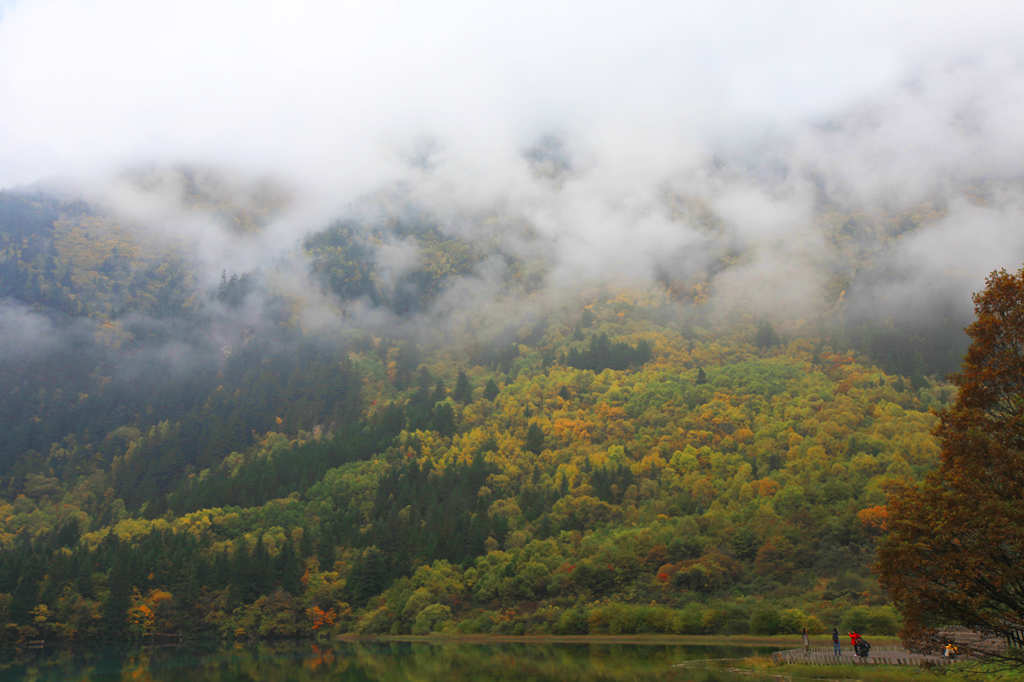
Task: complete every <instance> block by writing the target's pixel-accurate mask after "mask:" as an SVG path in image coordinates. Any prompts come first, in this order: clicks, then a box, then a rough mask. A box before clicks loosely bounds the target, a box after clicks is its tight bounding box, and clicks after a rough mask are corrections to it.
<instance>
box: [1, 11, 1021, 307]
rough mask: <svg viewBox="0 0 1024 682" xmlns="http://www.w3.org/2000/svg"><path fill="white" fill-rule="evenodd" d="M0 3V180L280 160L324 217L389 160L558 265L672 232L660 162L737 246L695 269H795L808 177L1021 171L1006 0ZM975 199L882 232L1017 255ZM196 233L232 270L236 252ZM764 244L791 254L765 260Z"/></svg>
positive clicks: (969, 277)
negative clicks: (975, 237)
mask: <svg viewBox="0 0 1024 682" xmlns="http://www.w3.org/2000/svg"><path fill="white" fill-rule="evenodd" d="M0 8H2V14H0V187H11V186H18V185H24V184H26V183H31V182H34V181H36V180H39V179H46V178H54V177H57V178H62V179H65V180H71V181H75V182H79V183H93V185H96V184H100V185H102V184H103V183H104V182H105V181H106V179H107V178H109V177H111V176H113V175H115V174H116V173H117V172H118V171H120V170H122V169H124V168H125V167H131V166H135V165H139V164H156V165H161V164H172V163H190V164H209V165H213V166H218V167H223V168H227V169H231V170H232V171H236V172H240V173H244V174H248V175H249V176H252V177H256V176H260V175H272V176H274V177H276V178H279V179H280V180H282V181H283V182H286V183H288V184H289V185H290V186H291V187H292V188H293V189H294V190H295V192H296V193H297V196H300V197H302V198H303V199H304V200H305V201H307V202H308V203H309V205H310V206H318V207H320V208H318V209H316V210H312V209H311V211H312V213H311V214H312V215H317V216H318V217H323V216H326V215H327V214H329V213H330V212H331V211H333V210H335V209H336V208H337V207H339V206H344V205H346V203H347V202H350V201H352V200H353V199H355V198H358V197H360V196H363V195H365V194H366V193H367V192H370V191H373V190H375V189H377V188H379V187H381V186H389V185H394V184H395V183H399V182H402V183H405V185H406V186H409V187H411V188H412V190H411V191H412V193H413V194H414V195H415V196H416V198H417V200H419V201H421V202H423V203H424V204H425V205H428V206H431V207H432V208H435V209H436V210H438V211H441V212H442V213H443V211H444V210H446V209H447V210H451V211H453V212H454V211H461V210H465V211H479V210H487V208H488V207H492V206H494V205H498V204H500V205H503V206H506V207H507V206H512V207H515V208H514V211H515V212H517V213H518V214H521V216H522V217H524V218H525V219H527V220H528V221H530V222H531V223H532V224H533V225H535V226H536V228H537V229H538V230H539V231H540V233H541V234H545V235H546V236H549V237H551V238H552V239H553V240H554V241H556V242H557V243H560V244H563V245H566V244H571V245H572V246H571V248H570V247H567V246H565V247H563V248H562V251H561V252H560V253H559V256H560V259H559V262H560V263H562V264H564V266H565V271H564V273H563V277H565V278H571V277H575V276H577V275H579V274H580V273H585V272H586V271H587V269H588V268H591V269H593V270H594V271H596V272H607V270H608V269H609V268H613V269H614V268H620V269H622V270H623V271H640V270H643V271H650V270H651V268H650V267H648V266H650V265H652V264H654V263H656V262H657V260H658V255H659V254H665V253H676V252H679V251H680V250H685V249H687V248H688V247H690V246H692V244H693V243H694V240H695V238H696V237H695V234H696V233H695V232H694V231H693V230H689V229H686V228H685V226H684V227H680V226H679V225H677V224H675V223H674V222H673V221H675V220H677V219H676V218H673V217H672V216H670V215H668V214H667V211H666V209H665V208H664V206H663V205H662V204H663V197H664V192H665V189H666V187H667V188H669V189H670V190H671V191H673V192H677V193H679V194H681V195H686V196H696V197H699V198H700V199H701V200H702V201H704V202H705V203H706V204H708V205H709V206H710V207H711V208H712V209H713V210H714V211H715V212H716V213H717V214H718V215H719V216H721V217H723V219H724V220H725V221H726V223H727V224H729V225H730V226H731V228H732V230H733V232H732V233H731V234H732V238H734V239H739V240H741V241H743V242H744V243H746V244H750V245H756V246H758V248H759V251H758V253H759V254H760V255H759V256H758V258H759V260H756V261H755V262H753V263H751V265H750V267H749V268H748V271H747V272H740V273H738V274H737V273H736V272H733V273H732V274H731V275H730V277H731V279H723V280H722V281H721V282H720V289H723V290H727V289H728V288H729V287H736V288H737V289H743V290H750V289H751V288H752V287H754V288H756V289H757V290H760V291H762V292H764V291H772V292H773V295H774V294H775V293H778V294H779V295H780V296H782V298H783V299H785V296H786V289H787V285H788V286H789V287H790V288H792V289H794V291H807V290H812V291H816V289H815V288H816V287H817V286H818V285H819V284H820V282H819V281H818V280H819V279H820V274H821V273H820V271H819V270H817V269H815V268H816V266H817V265H819V264H820V263H818V262H816V261H815V259H816V258H817V259H819V260H820V258H821V250H822V249H825V248H826V246H825V244H824V243H823V241H822V239H821V235H820V234H818V233H816V232H815V231H814V227H813V225H812V222H813V220H812V208H813V204H814V196H815V191H817V190H816V189H815V188H814V187H813V186H812V185H813V184H814V182H817V183H818V184H819V185H821V184H824V185H825V186H826V187H827V189H828V190H829V191H830V192H832V193H833V194H834V195H835V196H838V197H842V198H844V199H847V200H848V201H849V203H850V204H851V205H866V206H873V205H891V204H893V203H895V204H896V205H897V206H900V205H902V206H912V205H913V204H914V202H917V201H920V200H922V199H923V198H926V197H928V196H931V195H933V194H934V193H935V192H936V190H937V188H938V189H939V190H941V189H943V188H946V187H949V186H955V185H956V183H962V182H965V181H969V180H972V179H977V178H998V179H1011V180H1012V179H1016V180H1018V181H1019V179H1020V177H1021V171H1020V164H1021V159H1024V3H1021V2H1012V1H1009V0H1008V1H1006V2H984V1H979V0H972V1H971V2H964V1H963V0H957V1H949V2H947V1H943V0H927V1H923V2H891V0H890V1H879V2H851V1H850V0H843V1H842V2H829V1H823V0H812V1H808V2H798V1H795V0H793V1H785V2H783V1H779V2H765V1H749V2H744V1H736V2H714V3H712V2H705V3H699V4H698V3H685V2H659V3H644V2H635V1H630V2H601V1H597V0H588V1H586V2H550V1H533V0H526V1H517V2H507V3H488V2H475V3H471V2H449V1H440V2H388V1H386V0H372V1H368V2H341V1H334V2H323V3H318V2H301V1H298V0H279V1H274V0H245V1H244V2H242V1H239V2H227V1H218V2H211V1H210V0H202V1H199V0H175V1H174V2H160V3H156V2H145V1H140V0H89V1H85V2H83V1H81V0H40V1H38V2H32V1H29V0H5V2H4V3H3V4H0ZM544 136H553V137H554V138H555V139H557V140H558V144H557V145H556V147H557V150H558V154H560V155H561V156H560V157H559V158H562V157H564V159H565V160H566V163H567V164H568V168H569V174H568V175H567V176H566V177H565V178H562V179H561V180H560V181H559V182H555V183H553V182H551V178H550V177H549V176H545V175H544V174H541V175H540V176H538V174H537V173H536V172H535V171H536V168H533V167H531V165H530V164H529V163H528V156H529V155H528V154H525V153H524V152H527V151H528V150H529V149H531V148H534V147H536V146H537V144H538V141H539V140H543V139H544ZM723 158H724V159H726V160H727V162H728V163H727V166H726V171H725V172H723V173H719V174H718V175H715V174H713V173H709V171H708V169H709V168H710V167H713V165H714V164H713V161H714V160H716V159H717V160H719V161H720V160H721V159H723ZM729 164H731V165H729ZM779 167H782V168H783V169H784V172H782V173H781V174H779V173H776V175H779V177H778V178H776V180H777V182H776V181H772V182H775V184H772V182H768V181H766V180H765V178H766V177H768V178H770V177H772V173H773V172H774V171H773V170H772V169H776V170H777V169H778V168H779ZM731 168H736V169H737V170H736V171H735V172H734V173H733V172H732V171H730V170H729V169H731ZM730 173H732V174H730ZM809 178H816V180H814V181H813V182H812V180H811V179H809ZM818 189H819V190H820V186H819V188H818ZM957 205H958V204H957ZM972 210H974V211H975V213H976V212H977V210H979V209H972ZM988 210H989V212H990V213H989V214H985V215H983V216H980V217H979V216H977V215H974V214H970V215H968V216H967V218H963V219H961V217H958V216H956V215H951V216H950V217H949V218H948V219H947V220H946V222H945V223H944V224H943V227H942V230H941V231H940V232H941V234H939V236H937V237H936V239H937V241H936V244H935V245H934V248H933V246H932V245H930V243H929V242H928V241H927V239H924V240H917V241H915V243H914V244H912V245H910V244H908V245H907V248H908V249H912V254H913V256H914V257H915V258H918V257H920V254H935V253H936V249H939V248H943V249H948V246H949V244H957V243H961V242H965V241H966V243H970V241H969V239H970V234H971V233H972V230H974V226H975V225H976V224H978V220H981V221H982V223H983V224H984V225H985V226H986V227H985V229H984V230H983V232H982V233H983V234H985V235H986V237H987V238H990V239H995V240H997V241H1000V242H1005V244H1002V245H1000V246H997V245H995V244H986V245H984V248H980V249H979V250H978V253H979V254H982V255H980V256H978V257H977V258H972V259H970V261H971V266H970V268H968V269H969V270H970V272H969V273H967V274H965V275H964V277H965V282H978V278H979V276H983V274H984V272H987V271H989V270H991V269H992V268H993V267H997V266H999V265H1013V262H1014V261H1015V260H1016V261H1019V259H1020V257H1024V250H1021V249H1024V240H1022V239H1021V238H1020V237H1019V235H1018V233H1019V232H1020V228H1019V225H1021V224H1022V223H1020V222H1019V218H1020V217H1021V210H1020V202H1019V200H1018V198H1017V197H1016V196H1009V197H1007V198H1006V200H1005V201H1003V202H1001V203H999V205H998V206H991V207H989V209H988ZM317 211H322V213H323V216H320V214H319V213H317ZM971 216H973V218H972V217H971ZM315 222H316V221H315V220H312V221H310V220H307V221H305V222H303V223H302V224H303V225H304V226H305V228H299V227H296V226H297V225H299V224H300V223H299V222H298V221H296V220H294V219H292V220H291V221H290V222H288V221H285V222H284V223H282V224H281V225H278V226H277V230H278V231H277V232H276V233H274V234H276V235H277V236H278V237H279V236H280V233H281V231H282V230H285V231H287V230H290V231H293V232H295V231H301V229H308V227H309V226H310V225H312V224H314V223H315ZM196 234H197V235H201V234H203V231H202V230H201V229H197V230H196ZM197 238H198V237H197ZM202 238H204V239H205V238H206V237H202ZM275 238H276V237H275ZM958 240H959V241H958ZM208 248H210V249H217V250H218V251H217V254H216V257H215V258H212V259H211V260H213V261H216V262H217V263H218V264H220V263H222V262H223V258H225V257H228V256H231V257H235V258H241V259H243V262H239V263H238V267H239V268H240V269H244V268H245V267H246V266H247V265H252V264H254V263H255V262H256V261H258V260H259V258H260V255H259V254H260V253H261V251H260V248H253V246H252V244H250V245H249V248H246V249H240V248H236V246H235V245H233V244H231V243H228V242H225V241H224V240H223V239H221V240H220V241H217V242H211V243H210V244H209V245H208ZM239 254H241V255H239ZM1000 255H1001V256H1002V257H1003V258H1004V260H1006V261H1009V262H1005V263H1004V262H1000ZM908 257H909V256H908ZM245 258H248V259H249V261H247V262H245V261H244V259H245ZM943 258H944V257H943V256H941V255H935V258H934V260H935V261H936V267H937V268H939V269H940V270H942V269H948V268H949V263H947V262H946V261H945V260H943ZM945 258H948V256H946V257H945ZM926 260H929V259H926ZM975 261H977V262H975ZM929 262H931V260H929ZM800 264H804V265H806V267H804V268H803V269H801V265H800ZM662 265H663V264H662ZM780 268H781V270H780ZM786 268H788V269H790V270H793V269H796V270H800V272H802V273H803V275H802V276H793V274H792V272H785V273H784V274H785V277H784V280H780V281H775V280H774V279H773V278H776V277H777V275H778V273H779V272H780V271H783V270H785V269H786ZM216 271H217V272H219V271H220V269H219V267H218V268H217V269H216ZM928 276H932V274H929V275H928ZM773 286H775V288H774V290H773V289H772V287H773ZM809 288H810V289H809ZM974 288H977V286H976V285H975V286H974ZM815 295H817V294H816V293H815Z"/></svg>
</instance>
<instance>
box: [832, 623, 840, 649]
mask: <svg viewBox="0 0 1024 682" xmlns="http://www.w3.org/2000/svg"><path fill="white" fill-rule="evenodd" d="M832 650H833V651H834V652H835V654H836V656H840V655H841V652H840V650H839V629H838V628H832Z"/></svg>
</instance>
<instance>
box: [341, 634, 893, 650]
mask: <svg viewBox="0 0 1024 682" xmlns="http://www.w3.org/2000/svg"><path fill="white" fill-rule="evenodd" d="M333 639H334V641H338V642H420V643H424V644H445V643H452V644H634V645H645V646H656V645H680V646H765V647H768V646H778V647H780V648H784V649H792V648H796V647H800V646H803V645H802V643H801V641H800V636H799V635H666V634H636V635H601V634H596V635H539V634H538V635H499V634H470V633H465V634H462V633H451V634H448V633H434V634H429V635H360V634H356V633H343V634H340V635H336V636H335V637H334V638H333ZM871 641H872V642H878V643H879V644H892V643H899V641H900V640H899V638H898V637H893V636H884V637H873V638H872V640H871ZM826 644H827V645H828V646H832V638H831V636H829V635H825V636H817V637H811V646H816V645H817V646H825V645H826Z"/></svg>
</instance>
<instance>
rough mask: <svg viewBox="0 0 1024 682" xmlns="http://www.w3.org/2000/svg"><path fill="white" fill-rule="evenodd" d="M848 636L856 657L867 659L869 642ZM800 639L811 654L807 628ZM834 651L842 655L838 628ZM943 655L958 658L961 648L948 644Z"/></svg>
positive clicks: (855, 634) (853, 633) (835, 631)
mask: <svg viewBox="0 0 1024 682" xmlns="http://www.w3.org/2000/svg"><path fill="white" fill-rule="evenodd" d="M847 634H848V635H849V636H850V646H851V647H853V653H854V655H855V656H860V657H861V658H865V657H866V656H867V655H868V652H869V651H871V645H870V644H868V641H867V640H866V639H864V638H863V637H861V635H860V633H858V632H848V633H847ZM800 637H801V639H802V640H803V644H804V651H805V652H806V653H810V651H811V640H810V637H808V635H807V628H804V629H803V632H802V633H801V634H800ZM832 649H833V651H834V652H835V655H836V656H841V655H842V649H841V648H840V646H839V630H838V629H837V628H832ZM942 655H943V656H947V657H950V658H952V657H954V656H958V655H960V648H959V647H958V646H957V645H956V644H953V643H952V642H947V643H946V646H945V647H944V648H943V652H942Z"/></svg>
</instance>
